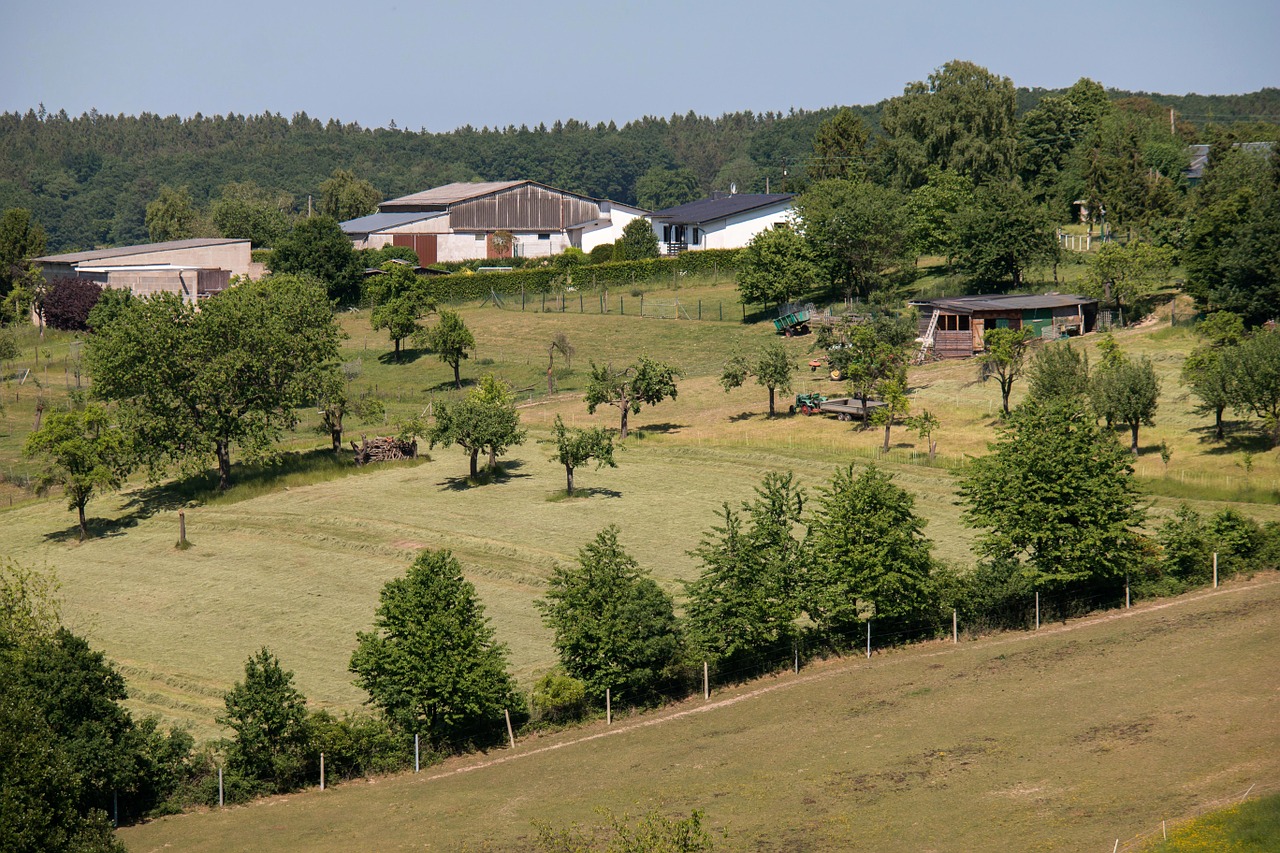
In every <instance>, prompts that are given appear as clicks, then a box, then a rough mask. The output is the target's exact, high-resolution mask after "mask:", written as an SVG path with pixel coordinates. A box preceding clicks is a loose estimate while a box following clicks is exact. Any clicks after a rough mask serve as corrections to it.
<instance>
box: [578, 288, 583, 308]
mask: <svg viewBox="0 0 1280 853" xmlns="http://www.w3.org/2000/svg"><path fill="white" fill-rule="evenodd" d="M578 313H579V314H581V313H583V311H582V291H581V290H579V291H578Z"/></svg>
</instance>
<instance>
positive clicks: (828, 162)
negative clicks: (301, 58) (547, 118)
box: [0, 61, 1280, 251]
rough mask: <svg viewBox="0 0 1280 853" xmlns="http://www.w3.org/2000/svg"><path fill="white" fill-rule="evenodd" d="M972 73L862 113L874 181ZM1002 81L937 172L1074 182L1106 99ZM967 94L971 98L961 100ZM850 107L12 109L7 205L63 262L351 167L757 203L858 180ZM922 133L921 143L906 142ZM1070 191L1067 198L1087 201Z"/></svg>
mask: <svg viewBox="0 0 1280 853" xmlns="http://www.w3.org/2000/svg"><path fill="white" fill-rule="evenodd" d="M972 67H973V66H971V65H970V64H969V63H964V62H959V61H954V62H950V63H947V64H946V65H944V66H943V67H942V68H940V69H938V70H937V71H935V73H934V74H933V75H931V76H930V77H929V78H928V79H927V80H924V81H919V82H912V83H909V84H907V85H906V86H905V87H904V93H903V95H901V96H898V97H894V98H889V99H886V100H885V101H881V102H880V103H878V104H875V105H872V106H866V107H852V108H849V109H850V110H851V112H852V113H853V114H854V115H856V116H857V117H859V118H860V119H861V122H862V124H863V125H864V127H865V131H863V132H864V133H865V134H866V135H868V136H870V137H871V138H873V139H876V140H884V144H883V145H882V146H880V153H878V154H877V155H876V157H875V158H874V159H875V160H876V164H875V166H874V171H876V172H878V173H881V174H884V175H886V176H888V175H893V176H895V180H899V181H902V180H905V181H906V183H907V184H909V185H918V184H919V183H921V182H922V180H921V179H922V178H923V176H924V174H925V171H926V166H927V165H928V163H927V162H926V161H927V160H928V159H929V158H931V157H933V156H934V155H935V154H936V153H937V152H936V150H934V147H935V146H936V145H937V144H939V143H940V142H941V138H940V136H938V135H931V134H930V133H929V131H928V130H927V125H928V123H929V122H930V120H931V118H930V116H928V115H927V113H928V112H929V110H928V109H921V104H922V103H924V102H927V101H928V100H929V99H928V98H922V97H920V94H921V93H922V92H923V93H926V94H929V93H937V92H944V91H945V89H946V88H947V87H948V86H949V85H950V83H951V80H950V78H951V77H953V76H955V74H956V72H959V73H962V74H967V73H969V72H968V70H967V69H969V68H972ZM992 79H994V80H995V81H996V84H997V86H996V88H997V89H999V104H998V109H997V110H995V111H987V112H983V113H981V117H982V119H983V121H982V123H981V125H975V128H983V129H982V130H979V132H980V133H982V134H983V135H984V136H986V137H994V139H993V141H990V142H988V141H982V142H980V144H976V145H975V144H970V143H968V142H966V144H965V145H964V146H962V147H963V148H964V150H965V151H966V152H967V153H966V154H965V155H963V157H962V158H961V159H963V160H964V161H965V162H960V160H955V161H951V160H948V161H947V162H938V165H939V166H942V167H944V168H946V167H951V168H956V169H957V171H960V172H961V173H962V174H963V173H966V170H969V169H971V168H972V169H979V170H981V169H985V168H987V167H988V166H989V165H992V164H997V163H1005V164H1007V163H1009V162H1010V161H1011V160H1013V159H1015V158H1021V161H1022V162H1023V163H1025V166H1023V165H1022V164H1019V170H1020V171H1022V170H1023V169H1025V174H1027V175H1035V176H1037V177H1046V176H1053V175H1056V174H1058V173H1060V172H1061V171H1063V168H1064V163H1065V160H1066V155H1067V150H1068V149H1069V148H1070V147H1072V145H1073V144H1074V143H1075V142H1076V141H1078V138H1079V137H1080V136H1081V135H1082V134H1083V132H1084V131H1082V121H1087V120H1088V119H1089V118H1090V114H1089V111H1090V110H1094V109H1096V103H1095V101H1096V99H1092V98H1091V99H1089V100H1088V103H1083V102H1081V99H1079V98H1075V97H1074V96H1071V93H1070V92H1069V90H1044V89H1026V88H1020V89H1015V88H1014V87H1013V85H1012V83H1009V82H1008V79H1007V78H999V77H993V78H992ZM1097 91H1098V92H1100V93H1102V94H1101V97H1102V99H1103V100H1109V101H1113V102H1117V103H1129V104H1132V105H1134V106H1135V107H1138V108H1139V109H1140V111H1142V112H1145V113H1147V114H1150V116H1151V117H1152V118H1153V119H1158V120H1159V121H1160V122H1162V123H1163V127H1165V128H1166V129H1167V128H1168V126H1169V112H1168V111H1169V109H1171V108H1172V109H1173V110H1174V111H1175V116H1176V117H1177V118H1176V120H1175V130H1176V136H1177V138H1178V139H1179V140H1180V141H1181V142H1209V141H1211V138H1213V136H1214V134H1216V133H1218V132H1219V131H1226V132H1229V133H1231V134H1235V136H1236V137H1238V138H1240V139H1244V140H1253V139H1272V138H1274V134H1275V125H1276V124H1277V123H1278V122H1280V96H1278V94H1277V93H1278V92H1280V90H1276V89H1263V90H1261V91H1259V92H1255V93H1251V94H1247V95H1232V96H1194V95H1189V96H1185V97H1178V96H1168V95H1159V94H1146V93H1129V92H1122V91H1115V90H1111V91H1106V92H1103V90H1102V89H1101V87H1097ZM947 97H950V96H947ZM968 98H969V95H967V94H963V95H958V97H957V98H956V99H955V100H956V101H957V102H960V101H964V100H966V99H968ZM1055 99H1057V100H1055ZM1046 101H1048V102H1049V103H1048V104H1046ZM1067 101H1069V103H1067ZM972 106H973V107H974V108H975V109H981V108H982V107H981V105H980V104H978V103H973V104H972ZM838 112H839V110H838V109H837V108H830V109H825V110H816V111H806V110H792V111H790V112H788V113H785V114H784V113H775V112H765V113H751V112H741V113H727V114H725V115H722V116H719V117H717V118H711V117H707V116H698V115H695V114H693V113H688V114H686V115H672V116H671V117H669V118H662V117H655V116H646V117H643V118H640V119H637V120H634V121H630V122H627V123H626V124H624V125H622V126H618V125H615V124H614V123H612V122H610V123H607V124H604V123H602V124H596V125H589V124H585V123H582V122H579V121H575V120H572V119H570V120H567V121H557V122H555V123H554V124H552V125H551V126H544V125H540V126H538V127H534V128H529V127H519V128H517V127H506V128H497V127H494V128H488V127H485V128H473V127H469V126H468V127H462V128H458V129H456V130H452V131H446V132H428V131H426V130H425V129H424V130H420V131H410V130H406V129H398V128H363V127H360V126H359V125H357V124H352V123H347V124H344V123H342V122H340V121H338V120H336V119H329V120H328V121H326V122H322V121H320V120H318V119H315V118H312V117H310V116H308V115H307V114H305V113H298V114H296V115H294V116H293V117H292V118H286V117H284V116H281V115H277V114H269V113H267V114H262V115H248V116H246V115H236V114H229V115H226V116H203V115H199V114H197V115H195V116H192V117H190V118H187V119H182V118H179V117H177V116H167V117H162V116H158V115H154V114H149V113H144V114H142V115H139V116H124V115H116V116H112V115H103V114H101V113H98V112H97V111H96V110H91V111H89V112H88V113H85V114H84V115H81V116H76V117H72V116H69V115H67V114H66V112H65V111H57V112H52V113H50V112H47V111H46V110H45V109H44V108H43V107H40V108H39V109H31V110H28V111H27V112H26V113H23V114H19V113H16V112H13V113H4V114H3V115H0V209H4V208H10V207H21V208H26V209H28V210H31V211H32V212H33V214H34V215H35V218H36V219H37V221H39V222H41V223H42V224H43V225H44V226H45V228H46V229H47V230H48V232H49V234H50V235H51V238H52V239H51V240H50V249H51V250H52V251H65V250H71V249H76V248H90V247H93V246H96V245H102V244H115V245H122V244H129V243H138V242H142V241H144V240H146V239H148V229H147V223H146V209H147V206H148V205H149V204H152V203H153V202H155V201H157V200H158V199H159V198H161V196H162V193H163V192H164V188H166V187H167V188H169V191H170V192H173V193H179V194H180V193H181V192H182V188H183V187H186V188H187V194H188V195H189V197H190V200H191V202H192V203H193V205H194V207H195V208H197V209H198V210H199V211H201V213H202V217H203V220H204V221H203V222H201V223H199V224H200V225H201V226H202V227H206V228H207V227H208V226H209V225H212V224H213V222H212V219H213V217H212V214H213V213H214V212H215V210H216V209H217V207H218V205H217V204H215V203H216V202H220V203H221V204H223V205H227V204H232V203H235V202H237V201H239V200H245V199H254V200H255V201H260V202H262V203H263V208H262V209H263V211H264V213H265V214H266V218H268V219H270V218H274V217H275V216H277V215H278V214H280V213H284V214H286V215H295V214H298V213H305V212H306V211H307V209H308V199H309V198H310V199H311V200H312V202H311V204H312V207H315V206H316V205H317V204H320V203H323V201H324V200H325V199H326V198H327V196H326V192H325V183H326V181H327V180H331V179H332V177H333V175H334V171H335V170H336V169H342V170H348V171H350V172H358V173H359V176H360V178H363V179H364V180H366V181H368V182H369V183H370V184H371V185H372V188H374V189H375V191H376V193H377V194H378V195H379V196H380V197H394V196H398V195H404V194H407V193H411V192H417V191H420V190H422V189H424V188H427V187H430V186H437V185H440V184H444V183H449V182H451V181H467V180H477V179H482V180H509V179H523V178H529V179H533V180H537V181H541V182H543V183H546V184H550V185H551V186H556V187H560V188H563V189H567V190H571V191H574V192H580V193H584V194H586V195H590V196H593V197H598V198H609V199H614V200H616V201H620V202H625V203H630V204H639V205H641V206H643V207H646V208H649V209H658V208H661V207H666V206H670V205H674V204H679V203H682V202H684V201H689V200H691V199H692V198H696V197H700V196H702V195H705V194H706V193H708V192H710V191H712V190H728V189H729V187H730V185H732V184H736V185H737V187H738V189H739V190H740V191H742V192H763V191H765V189H766V187H767V188H768V189H769V190H771V191H774V192H777V191H782V190H785V191H794V190H796V189H799V188H802V187H803V185H804V184H805V183H806V182H808V181H812V180H817V179H821V178H824V177H831V176H832V174H831V173H832V172H837V173H839V172H842V171H843V164H844V163H845V162H846V161H845V160H844V158H846V157H847V156H848V155H847V152H846V149H845V147H844V143H843V141H842V140H841V139H840V138H839V136H840V135H839V134H838V133H828V134H826V135H825V136H823V135H820V134H819V129H820V125H822V123H823V122H824V121H827V120H830V119H831V118H832V117H833V116H835V115H837V113H838ZM1082 113H1084V115H1083V116H1082V115H1081V114H1082ZM1129 124H1132V122H1131V121H1130V122H1129ZM1207 125H1213V126H1214V128H1215V130H1213V131H1210V130H1208V129H1206V126H1207ZM1145 132H1146V131H1145V130H1141V129H1136V128H1134V127H1129V126H1127V125H1126V126H1125V127H1117V128H1114V129H1111V130H1108V134H1109V135H1110V136H1111V137H1114V138H1115V139H1116V140H1119V139H1120V138H1121V137H1123V136H1125V135H1126V134H1128V135H1129V136H1130V137H1132V136H1133V134H1135V133H1137V134H1142V133H1145ZM815 137H819V144H815ZM908 138H910V139H911V140H912V141H910V142H906V141H904V140H906V139H908ZM828 139H830V141H832V142H834V144H828V142H827V141H825V140H828ZM1150 141H1151V140H1149V139H1143V140H1142V143H1143V145H1144V146H1148V145H1149V143H1150ZM1171 150H1172V149H1171ZM1143 156H1144V157H1146V156H1149V157H1153V158H1155V160H1157V161H1158V160H1159V159H1160V158H1162V157H1165V156H1167V155H1166V154H1159V155H1156V153H1155V152H1154V151H1150V152H1144V154H1143ZM1166 174H1167V172H1166ZM1065 195H1067V198H1066V199H1065V200H1066V201H1067V202H1070V201H1072V200H1074V199H1075V198H1078V197H1079V196H1078V195H1073V194H1071V193H1070V192H1065ZM329 212H330V213H334V214H335V215H336V214H337V213H338V210H337V209H332V210H330V211H329Z"/></svg>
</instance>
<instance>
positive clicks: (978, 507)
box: [960, 395, 1145, 590]
mask: <svg viewBox="0 0 1280 853" xmlns="http://www.w3.org/2000/svg"><path fill="white" fill-rule="evenodd" d="M997 429H998V430H999V432H1000V436H999V438H998V439H997V440H996V441H995V442H994V443H992V444H991V445H990V451H991V452H990V453H988V454H987V455H986V456H983V457H980V458H978V459H975V460H974V461H973V462H972V463H971V464H970V467H969V469H968V470H967V472H966V473H965V474H964V476H963V477H962V480H961V485H960V496H961V499H962V500H963V501H964V503H965V505H966V508H965V510H964V516H963V517H964V520H965V522H966V523H967V524H969V525H970V526H972V527H976V528H979V529H980V530H981V532H980V533H979V535H978V553H979V554H980V555H981V557H982V559H983V560H985V561H987V562H988V563H989V564H993V565H1002V566H1009V567H1016V571H1017V573H1018V574H1020V575H1021V576H1022V577H1024V578H1026V579H1027V580H1028V581H1029V582H1030V583H1031V584H1032V586H1033V587H1034V588H1036V589H1043V590H1062V589H1066V588H1069V587H1072V586H1078V585H1087V584H1091V583H1099V582H1105V581H1107V580H1111V579H1114V578H1117V577H1120V576H1122V575H1123V574H1124V571H1125V569H1126V568H1127V567H1129V566H1130V565H1131V564H1132V562H1133V561H1134V560H1135V559H1136V556H1137V553H1138V548H1139V541H1138V535H1137V532H1136V531H1137V529H1138V527H1139V525H1141V524H1142V521H1143V519H1144V517H1145V511H1144V510H1143V509H1142V507H1141V505H1140V503H1139V496H1138V490H1137V486H1136V485H1135V483H1134V481H1133V467H1132V464H1131V460H1132V456H1131V455H1130V454H1129V453H1128V452H1127V451H1126V450H1125V449H1124V448H1123V447H1121V446H1120V443H1119V442H1118V441H1116V439H1115V436H1114V434H1112V433H1111V432H1108V431H1105V430H1103V429H1102V428H1101V427H1099V425H1098V423H1097V421H1096V419H1095V418H1094V416H1093V413H1092V412H1091V411H1089V409H1088V408H1087V406H1086V403H1085V401H1084V399H1083V398H1082V397H1080V396H1078V395H1067V396H1057V397H1052V398H1037V397H1035V396H1034V395H1033V397H1032V398H1031V399H1028V400H1027V401H1025V402H1023V403H1022V405H1020V406H1019V407H1018V408H1016V409H1014V411H1013V414H1012V415H1011V416H1010V418H1009V420H1008V421H1007V422H1006V423H1005V424H1003V425H1001V426H999V427H997Z"/></svg>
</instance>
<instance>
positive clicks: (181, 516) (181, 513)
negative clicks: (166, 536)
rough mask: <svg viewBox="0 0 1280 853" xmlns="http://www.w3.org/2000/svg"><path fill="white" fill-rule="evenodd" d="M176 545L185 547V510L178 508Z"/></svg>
mask: <svg viewBox="0 0 1280 853" xmlns="http://www.w3.org/2000/svg"><path fill="white" fill-rule="evenodd" d="M178 547H179V548H185V547H187V513H186V511H185V510H181V509H180V510H178Z"/></svg>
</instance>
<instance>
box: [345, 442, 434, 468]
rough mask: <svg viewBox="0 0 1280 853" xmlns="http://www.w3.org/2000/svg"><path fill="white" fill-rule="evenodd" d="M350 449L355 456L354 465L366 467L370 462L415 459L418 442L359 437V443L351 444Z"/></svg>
mask: <svg viewBox="0 0 1280 853" xmlns="http://www.w3.org/2000/svg"><path fill="white" fill-rule="evenodd" d="M351 449H352V450H354V451H355V454H356V464H357V465H366V464H368V463H370V462H393V461H395V460H397V459H417V458H418V442H417V441H416V440H415V441H400V440H399V439H397V438H395V437H392V436H388V437H384V438H365V437H364V436H363V435H362V436H360V443H359V444H356V443H355V442H354V441H353V442H351Z"/></svg>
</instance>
